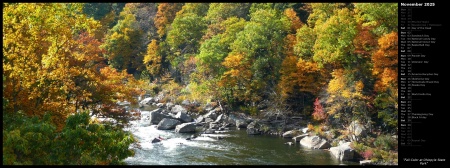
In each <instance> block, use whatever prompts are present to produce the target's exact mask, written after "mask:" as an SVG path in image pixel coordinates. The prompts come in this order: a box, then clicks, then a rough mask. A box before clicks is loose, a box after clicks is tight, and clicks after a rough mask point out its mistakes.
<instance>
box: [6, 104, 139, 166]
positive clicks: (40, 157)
mask: <svg viewBox="0 0 450 168" xmlns="http://www.w3.org/2000/svg"><path fill="white" fill-rule="evenodd" d="M4 117H6V118H11V117H12V118H14V119H15V120H10V119H6V120H4V121H8V123H7V126H8V127H6V128H4V130H3V164H7V165H11V164H14V165H21V164H26V165H42V164H45V165H61V164H63V165H84V164H88V165H98V164H123V162H122V160H123V159H125V158H127V157H129V156H133V155H134V152H133V151H132V150H130V149H129V145H130V144H132V143H133V142H135V140H134V138H133V137H132V135H131V134H130V133H127V132H124V131H123V130H121V129H120V128H117V127H113V126H111V125H107V124H97V123H95V122H92V121H90V116H89V114H88V112H83V113H77V114H75V115H71V116H69V117H68V118H67V119H66V125H65V126H64V128H63V129H62V131H61V132H56V131H55V130H56V127H55V125H53V124H51V122H50V118H51V116H50V115H49V114H46V115H45V116H44V117H43V119H42V120H39V119H38V118H37V117H32V118H29V117H25V116H20V115H17V114H16V115H11V116H8V115H4ZM10 121H12V122H10Z"/></svg>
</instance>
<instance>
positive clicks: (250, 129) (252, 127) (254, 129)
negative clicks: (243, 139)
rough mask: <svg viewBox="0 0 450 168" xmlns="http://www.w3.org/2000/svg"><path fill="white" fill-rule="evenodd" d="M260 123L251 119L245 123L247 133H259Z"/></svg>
mask: <svg viewBox="0 0 450 168" xmlns="http://www.w3.org/2000/svg"><path fill="white" fill-rule="evenodd" d="M259 128H260V124H259V123H258V122H257V121H253V122H251V123H250V124H248V125H247V134H248V135H259V134H261V131H260V130H259Z"/></svg>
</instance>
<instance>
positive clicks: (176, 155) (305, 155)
mask: <svg viewBox="0 0 450 168" xmlns="http://www.w3.org/2000/svg"><path fill="white" fill-rule="evenodd" d="M149 113H150V112H149V111H142V112H141V120H135V121H130V125H129V126H128V127H127V128H124V130H126V131H131V133H132V134H133V135H134V137H135V138H136V139H137V140H138V142H139V143H138V147H136V146H135V147H131V148H132V149H133V150H135V156H133V157H128V158H126V159H125V162H126V163H127V164H129V165H340V164H341V165H342V164H344V165H353V164H356V163H354V162H340V161H338V160H337V159H335V158H334V157H333V156H332V155H331V154H330V153H329V152H328V151H324V150H313V149H308V148H305V147H303V146H301V145H300V144H298V143H297V144H295V145H293V146H289V145H285V144H284V143H286V142H292V139H284V138H282V137H277V136H270V135H256V136H255V135H247V133H246V131H245V129H244V130H229V131H228V132H222V133H220V134H214V135H215V136H221V137H224V138H223V139H217V138H215V137H202V136H200V137H197V138H195V139H194V140H186V138H188V137H190V136H191V135H193V134H194V133H175V131H174V130H157V129H156V125H150V121H149V120H148V116H149ZM200 129H201V128H200V127H197V133H195V135H198V133H199V132H200ZM158 136H161V137H163V138H165V139H166V140H163V141H161V142H158V143H151V140H152V138H154V137H158Z"/></svg>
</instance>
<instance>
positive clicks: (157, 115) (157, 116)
mask: <svg viewBox="0 0 450 168" xmlns="http://www.w3.org/2000/svg"><path fill="white" fill-rule="evenodd" d="M161 111H162V110H161ZM161 111H160V110H159V109H156V110H153V111H151V112H150V123H151V124H159V122H161V120H162V119H164V118H168V116H166V115H164V114H162V113H161Z"/></svg>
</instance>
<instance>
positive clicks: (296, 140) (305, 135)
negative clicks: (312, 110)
mask: <svg viewBox="0 0 450 168" xmlns="http://www.w3.org/2000/svg"><path fill="white" fill-rule="evenodd" d="M307 136H308V134H302V135H297V136H295V137H294V138H292V139H293V140H294V141H295V142H300V140H301V139H303V138H304V137H307Z"/></svg>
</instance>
